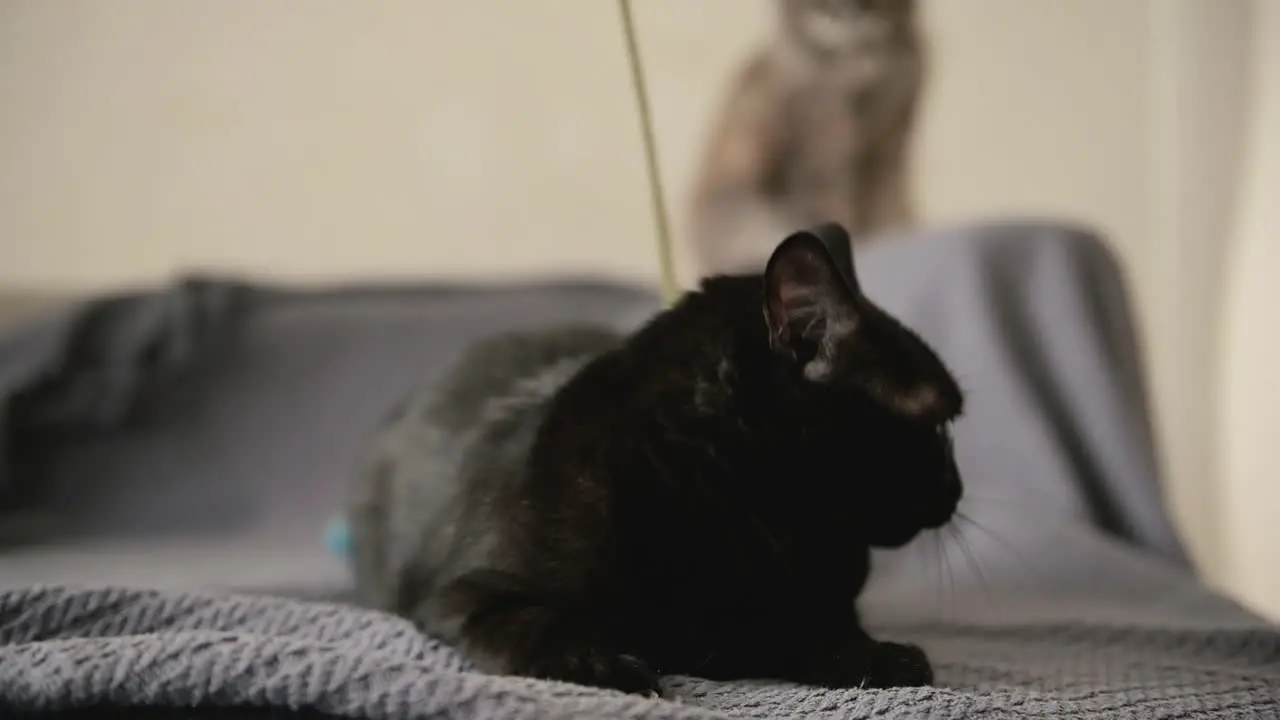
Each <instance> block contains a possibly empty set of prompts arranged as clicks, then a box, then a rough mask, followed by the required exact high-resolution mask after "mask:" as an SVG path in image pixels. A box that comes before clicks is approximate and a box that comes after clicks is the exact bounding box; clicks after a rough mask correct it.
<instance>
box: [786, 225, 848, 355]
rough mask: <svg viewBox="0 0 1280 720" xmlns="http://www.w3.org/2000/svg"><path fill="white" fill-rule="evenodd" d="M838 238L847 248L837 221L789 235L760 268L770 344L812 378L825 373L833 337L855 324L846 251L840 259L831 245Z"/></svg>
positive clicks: (832, 348) (846, 333) (845, 332)
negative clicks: (842, 260)
mask: <svg viewBox="0 0 1280 720" xmlns="http://www.w3.org/2000/svg"><path fill="white" fill-rule="evenodd" d="M837 231H838V232H837ZM824 235H825V236H826V237H825V241H824ZM838 236H843V237H844V238H845V247H846V248H847V246H848V245H847V238H848V234H847V233H845V232H844V229H843V228H841V227H840V226H838V225H836V226H835V227H834V229H833V228H831V227H829V226H821V227H819V228H815V229H813V230H803V231H800V232H797V233H794V234H792V235H790V236H789V237H787V239H785V240H783V241H782V243H781V244H779V245H778V247H777V249H775V250H774V251H773V255H772V256H771V257H770V258H769V263H768V264H767V265H766V266H765V271H764V296H765V298H764V300H765V302H764V314H765V323H766V325H767V326H768V328H769V343H770V345H771V346H772V347H773V348H774V349H775V350H776V351H778V352H780V353H782V354H785V355H789V356H791V357H794V358H796V359H797V360H799V361H800V362H802V363H804V365H805V367H804V374H805V376H806V377H809V378H810V379H813V380H821V379H824V378H825V377H827V376H828V375H829V374H830V372H831V370H832V366H833V361H834V355H835V349H836V344H837V342H836V341H838V340H839V339H841V338H843V337H846V336H848V335H850V334H852V333H853V332H854V331H855V330H856V328H857V326H858V303H857V285H856V282H857V281H856V278H855V277H854V275H853V265H852V261H851V259H850V253H848V252H847V251H846V253H845V260H844V262H843V263H841V261H840V260H839V259H838V258H837V257H836V253H833V252H832V249H831V247H830V242H831V241H833V240H836V241H838ZM841 264H844V265H845V266H846V268H845V269H842V268H841Z"/></svg>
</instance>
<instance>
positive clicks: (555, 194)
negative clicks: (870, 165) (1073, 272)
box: [0, 0, 1280, 618]
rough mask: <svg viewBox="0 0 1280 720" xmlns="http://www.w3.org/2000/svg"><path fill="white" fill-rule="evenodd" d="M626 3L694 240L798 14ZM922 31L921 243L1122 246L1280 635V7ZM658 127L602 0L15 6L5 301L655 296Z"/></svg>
mask: <svg viewBox="0 0 1280 720" xmlns="http://www.w3.org/2000/svg"><path fill="white" fill-rule="evenodd" d="M635 8H636V13H637V17H636V19H637V22H638V32H639V35H640V37H639V40H640V49H641V52H642V53H643V58H644V63H645V68H646V73H647V76H648V80H649V85H650V88H649V89H650V92H651V94H652V103H653V110H654V113H655V116H656V124H657V133H658V142H659V145H660V148H659V151H660V161H661V166H662V173H663V177H664V180H665V182H666V184H667V193H668V197H667V202H668V204H669V206H670V208H671V210H672V212H673V215H674V216H675V217H674V219H675V220H676V224H675V229H676V231H677V233H678V234H680V233H683V232H685V229H684V228H683V227H682V225H681V222H680V218H681V217H682V216H683V215H682V214H683V212H684V211H685V209H686V206H687V193H688V190H689V188H690V184H691V183H692V182H693V176H694V173H695V172H696V167H695V165H696V163H697V161H698V159H699V156H700V154H701V149H702V146H703V144H704V143H705V141H706V137H707V133H708V132H709V130H710V123H711V121H712V119H713V115H714V114H715V112H716V110H717V109H718V105H719V103H720V102H721V101H722V99H723V95H724V91H725V85H726V82H727V79H728V77H729V75H730V74H731V73H732V72H734V71H735V69H736V68H737V67H738V66H739V65H740V63H741V62H742V61H743V59H744V57H745V56H746V55H747V54H748V53H749V52H750V51H752V50H753V49H754V48H755V47H756V46H757V45H758V44H759V42H760V41H761V40H762V39H763V38H764V37H766V36H767V35H768V34H769V33H770V32H771V27H772V24H773V20H774V12H773V10H772V8H771V6H770V3H769V2H768V0H636V3H635ZM923 9H924V23H925V29H926V33H927V41H928V43H929V53H930V58H931V59H930V63H929V65H930V71H929V80H928V85H927V89H926V91H925V96H924V101H923V106H922V108H921V116H920V125H919V126H918V127H919V130H918V133H917V135H916V138H915V141H914V143H915V148H916V149H915V152H914V155H913V158H914V160H913V162H914V171H913V172H914V174H913V180H912V183H913V186H912V192H913V194H914V196H915V198H916V201H917V204H918V210H919V213H920V215H921V221H922V222H923V223H925V224H929V225H934V224H943V223H948V222H954V221H963V220H972V219H979V218H990V217H1007V216H1036V217H1050V218H1056V219H1065V220H1069V221H1074V222H1077V223H1080V224H1085V225H1089V226H1093V227H1096V228H1098V229H1099V230H1100V231H1101V232H1102V233H1103V234H1104V235H1105V237H1106V238H1107V239H1108V241H1109V242H1110V243H1111V245H1112V247H1113V248H1114V249H1115V251H1116V253H1117V254H1118V255H1119V257H1120V258H1121V260H1122V261H1123V263H1124V265H1125V267H1126V270H1127V273H1128V276H1129V280H1130V283H1131V290H1132V292H1133V294H1134V298H1135V301H1136V303H1137V306H1138V310H1139V314H1140V320H1141V323H1142V332H1143V341H1144V343H1145V346H1146V348H1147V357H1146V359H1147V362H1148V365H1149V369H1150V373H1151V379H1152V382H1151V386H1152V391H1153V396H1154V402H1155V408H1156V411H1157V412H1156V415H1157V423H1158V429H1159V433H1160V438H1161V443H1162V453H1163V459H1164V462H1165V469H1166V476H1167V480H1168V483H1169V493H1170V498H1171V503H1172V504H1173V510H1174V513H1175V515H1176V517H1177V520H1178V522H1179V524H1180V529H1181V530H1182V533H1183V536H1184V538H1185V540H1186V542H1187V543H1188V545H1189V546H1190V548H1191V550H1192V552H1193V555H1194V557H1195V559H1196V562H1197V565H1198V566H1199V568H1200V569H1201V571H1202V572H1203V573H1204V575H1205V576H1206V577H1207V578H1208V580H1209V581H1210V582H1211V583H1212V584H1214V585H1215V586H1216V587H1219V588H1221V589H1224V590H1226V591H1227V592H1229V593H1231V594H1233V595H1234V596H1236V597H1238V598H1240V599H1242V600H1243V601H1244V602H1245V603H1246V604H1248V605H1250V606H1252V607H1253V608H1255V609H1257V610H1260V611H1262V612H1264V613H1267V614H1269V615H1271V616H1272V617H1276V618H1280V523H1276V522H1275V521H1274V519H1273V516H1274V514H1275V512H1276V511H1277V510H1280V482H1278V481H1277V477H1276V475H1275V473H1274V470H1273V465H1274V464H1275V462H1274V461H1273V459H1272V458H1273V457H1274V455H1275V450H1274V449H1273V447H1272V446H1273V444H1274V443H1275V442H1276V440H1277V439H1280V434H1278V433H1280V430H1277V427H1280V426H1278V425H1277V421H1278V420H1280V418H1278V417H1277V409H1280V375H1276V374H1275V368H1277V367H1280V333H1278V332H1277V329H1278V323H1277V321H1276V316H1277V314H1280V284H1278V283H1276V282H1275V280H1274V279H1273V278H1275V277H1278V276H1280V0H1125V1H1124V2H1118V1H1117V0H1037V1H1036V2H1027V1H1026V0H925V2H924V5H923ZM638 122H639V121H638V119H637V115H636V110H635V103H634V98H633V96H632V90H631V87H630V85H629V76H628V69H627V59H626V55H625V51H624V44H623V40H622V36H621V31H620V25H619V19H618V11H617V7H616V5H615V4H614V3H612V2H604V1H602V0H539V1H537V2H534V1H532V0H526V1H515V0H362V1H361V2H348V1H346V0H310V1H309V2H306V3H302V2H261V1H260V0H219V2H207V1H200V0H113V1H112V2H109V3H107V2H98V3H89V2H80V1H78V0H38V1H37V0H29V1H22V0H0V303H7V304H8V307H9V308H10V311H12V309H13V308H16V307H21V306H23V305H24V304H27V303H30V302H33V301H38V300H39V299H40V298H44V297H54V296H62V295H68V294H80V293H84V292H88V291H97V290H103V289H107V288H115V287H119V286H122V285H129V284H134V283H155V282H160V281H163V280H166V279H168V278H169V277H171V276H172V275H173V274H174V273H176V272H182V271H185V270H189V269H192V268H199V269H203V270H209V271H227V272H235V273H248V274H250V275H253V276H257V277H259V278H263V279H277V280H278V279H283V280H298V281H318V280H326V281H327V280H333V279H344V280H345V279H351V278H374V277H377V278H382V277H388V276H394V277H414V278H422V277H433V278H434V277H447V278H459V277H465V278H482V279H484V278H495V279H496V278H504V277H513V276H521V277H525V276H529V275H547V276H563V275H575V274H593V275H606V276H613V277H618V278H622V279H630V280H637V281H641V282H645V283H654V284H656V283H657V279H658V264H657V255H656V252H655V249H654V244H653V232H654V224H653V221H652V217H651V215H650V211H649V199H648V197H647V195H646V179H645V175H644V165H643V156H642V153H641V148H640V144H639V143H640V131H639V125H638ZM679 253H680V254H678V256H677V263H678V267H679V269H680V273H681V276H682V281H683V282H684V283H686V284H687V283H689V282H691V281H692V280H693V275H694V272H695V271H694V269H693V265H692V263H691V262H689V258H688V256H687V247H685V246H684V245H681V246H680V249H679ZM33 299H34V300H33Z"/></svg>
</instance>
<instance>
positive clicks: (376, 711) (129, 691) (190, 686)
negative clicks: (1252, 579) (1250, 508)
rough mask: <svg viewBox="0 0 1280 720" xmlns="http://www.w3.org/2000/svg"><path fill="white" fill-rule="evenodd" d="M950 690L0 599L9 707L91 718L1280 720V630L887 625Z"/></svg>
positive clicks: (202, 610)
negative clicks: (673, 672)
mask: <svg viewBox="0 0 1280 720" xmlns="http://www.w3.org/2000/svg"><path fill="white" fill-rule="evenodd" d="M885 632H886V633H887V634H888V635H890V636H895V637H901V638H907V639H911V640H914V641H917V642H919V643H921V644H922V645H923V646H924V647H926V648H927V649H928V650H929V651H930V653H931V655H932V656H933V657H934V660H935V663H936V665H937V669H938V681H939V687H934V688H911V689H900V690H858V689H850V690H823V689H820V688H813V687H805V686H797V685H791V684H783V683H777V682H769V681H749V682H748V681H744V682H736V683H714V682H709V681H704V680H699V679H695V678H667V679H666V680H665V681H664V686H665V689H666V691H667V693H668V694H669V695H670V696H671V699H670V700H648V699H644V698H639V697H633V696H627V695H622V694H620V693H614V692H609V691H603V690H595V689H591V688H582V687H577V686H572V685H566V684H558V683H549V682H540V681H536V680H530V679H524V678H511V677H494V676H486V675H482V674H479V673H475V672H471V671H470V670H469V669H468V666H467V664H466V662H465V661H464V660H462V659H461V658H460V657H459V656H458V655H457V654H456V653H454V652H453V651H452V650H451V649H449V648H448V647H446V646H443V645H441V644H439V643H437V642H435V641H433V640H431V639H430V638H426V637H424V636H422V635H421V634H419V633H418V632H416V631H415V630H414V629H413V627H411V626H410V625H409V624H408V623H406V622H404V621H402V620H399V619H397V618H394V617H390V616H387V615H383V614H379V613H374V612H368V611H363V610H359V609H355V608H350V607H344V606H340V605H330V604H321V603H304V602H297V601H291V600H284V599H277V598H269V597H252V596H233V595H225V596H218V595H198V594H183V593H160V592H154V591H134V590H124V589H69V588H37V589H32V590H26V591H11V592H7V593H4V594H0V712H3V713H12V712H22V711H25V712H35V713H37V714H39V713H50V714H52V713H55V712H60V711H66V710H74V709H78V708H85V707H96V708H116V709H117V710H119V709H127V708H137V707H148V708H152V709H155V708H172V709H173V712H174V715H173V716H174V717H179V716H182V713H183V711H184V709H190V708H192V707H214V706H217V707H223V708H242V709H244V710H245V711H246V712H247V711H248V710H250V709H263V708H274V709H276V710H279V711H285V712H288V711H295V712H297V711H312V712H319V713H323V714H325V715H329V716H334V717H346V718H379V719H381V718H386V719H395V720H401V719H409V718H439V717H457V718H524V717H539V718H582V717H620V718H646V719H648V718H655V719H656V718H690V719H694V718H697V719H703V718H720V717H749V718H775V717H809V718H837V717H839V718H869V717H891V718H912V717H935V718H962V717H963V718H972V717H983V718H1004V717H1047V716H1055V717H1056V716H1086V717H1214V716H1218V717H1252V718H1262V717H1280V634H1277V633H1276V632H1275V631H1274V630H1272V629H1269V628H1267V627H1266V626H1264V625H1261V624H1260V625H1258V626H1257V627H1254V628H1250V627H1241V628H1237V629H1231V630H1211V629H1203V628H1201V629H1194V628H1179V627H1170V626H1161V625H1157V624H1132V623H1130V624H1107V623H1084V622H1075V623H1073V622H1065V621H1064V622H1056V623H1025V624H1008V625H983V624H967V623H948V624H932V625H929V626H914V627H906V626H904V627H893V628H886V629H885Z"/></svg>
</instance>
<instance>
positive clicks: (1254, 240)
mask: <svg viewBox="0 0 1280 720" xmlns="http://www.w3.org/2000/svg"><path fill="white" fill-rule="evenodd" d="M1252 34H1253V38H1254V41H1255V42H1254V47H1255V48H1256V53H1257V55H1256V63H1255V64H1254V66H1253V67H1254V71H1253V72H1252V73H1251V78H1250V81H1251V83H1252V85H1253V87H1254V89H1255V94H1254V96H1253V102H1252V103H1251V104H1250V113H1249V117H1248V122H1247V128H1246V133H1247V134H1246V148H1247V152H1246V153H1245V158H1246V160H1245V162H1244V163H1243V172H1242V180H1243V187H1242V188H1241V193H1240V196H1239V202H1238V204H1237V205H1236V207H1235V213H1234V215H1233V218H1232V220H1233V223H1234V232H1233V241H1234V242H1233V246H1234V248H1235V252H1233V253H1232V257H1231V259H1230V262H1229V264H1228V268H1227V269H1228V273H1227V282H1226V283H1225V285H1226V288H1227V293H1226V304H1225V312H1224V313H1223V315H1222V323H1221V325H1222V328H1221V329H1222V333H1221V335H1220V336H1219V339H1220V340H1221V342H1222V344H1221V347H1220V350H1219V356H1218V363H1219V366H1220V368H1221V369H1222V373H1221V375H1222V390H1223V392H1222V393H1221V395H1220V397H1219V404H1218V406H1217V408H1216V409H1217V410H1218V413H1217V415H1216V416H1215V417H1216V419H1217V421H1218V426H1217V430H1218V435H1217V439H1218V440H1219V447H1220V448H1221V450H1220V453H1219V456H1218V463H1217V465H1216V466H1215V467H1214V468H1213V469H1214V471H1215V472H1214V475H1215V476H1216V477H1219V478H1221V479H1222V483H1221V490H1222V500H1221V527H1222V538H1223V541H1222V542H1223V554H1222V555H1223V558H1224V561H1225V565H1226V572H1225V577H1224V583H1225V584H1226V585H1228V586H1229V587H1231V588H1233V589H1234V590H1235V591H1236V592H1238V593H1239V594H1240V595H1241V596H1242V597H1243V599H1244V600H1245V601H1246V602H1248V603H1249V604H1251V605H1253V606H1255V607H1257V608H1258V609H1259V610H1262V611H1264V612H1267V613H1268V614H1270V615H1271V616H1272V617H1275V618H1277V619H1280V522H1277V519H1276V514H1277V512H1280V470H1278V468H1280V464H1278V463H1277V448H1276V438H1277V435H1280V429H1278V426H1280V413H1278V410H1280V371H1278V369H1280V332H1277V331H1278V330H1280V321H1277V319H1276V316H1277V304H1278V298H1277V288H1276V279H1277V278H1280V42H1277V40H1278V39H1280V1H1278V0H1267V1H1266V2H1262V3H1259V4H1258V7H1257V11H1256V13H1255V18H1254V23H1253V25H1252ZM1264 40H1265V41H1264Z"/></svg>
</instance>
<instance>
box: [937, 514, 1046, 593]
mask: <svg viewBox="0 0 1280 720" xmlns="http://www.w3.org/2000/svg"><path fill="white" fill-rule="evenodd" d="M956 517H957V518H958V519H960V520H963V521H964V522H967V523H969V525H970V526H971V527H973V528H975V529H977V530H979V531H980V532H982V534H984V535H986V536H987V537H988V538H991V539H992V540H994V541H995V542H996V543H997V544H999V545H1000V546H1001V547H1003V548H1004V549H1005V550H1008V551H1009V553H1010V555H1011V556H1012V557H1013V558H1014V559H1015V560H1017V561H1018V562H1019V563H1020V564H1021V565H1022V566H1023V567H1024V568H1026V569H1027V570H1028V571H1030V572H1031V573H1032V574H1033V575H1036V576H1038V577H1039V570H1038V569H1037V568H1036V566H1035V565H1034V564H1033V563H1032V562H1031V561H1030V560H1028V559H1027V557H1026V556H1025V555H1023V554H1022V552H1020V551H1019V550H1018V548H1016V547H1014V545H1013V543H1011V542H1009V541H1008V540H1005V539H1004V538H1002V537H1000V535H999V534H998V533H996V532H995V531H994V530H992V529H991V528H989V527H987V526H985V525H983V524H982V523H980V522H978V521H977V520H974V519H973V518H972V517H970V516H968V515H966V514H964V513H962V512H959V511H957V512H956Z"/></svg>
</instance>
